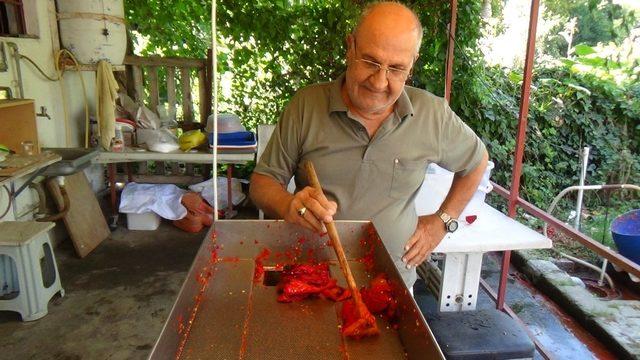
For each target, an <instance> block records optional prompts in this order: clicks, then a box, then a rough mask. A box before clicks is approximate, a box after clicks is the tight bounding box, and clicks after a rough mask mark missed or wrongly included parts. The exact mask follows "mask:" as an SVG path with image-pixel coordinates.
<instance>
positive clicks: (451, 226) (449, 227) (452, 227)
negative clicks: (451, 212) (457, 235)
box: [447, 219, 458, 232]
mask: <svg viewBox="0 0 640 360" xmlns="http://www.w3.org/2000/svg"><path fill="white" fill-rule="evenodd" d="M456 230H458V222H457V221H456V220H453V219H452V220H451V221H450V222H449V224H448V225H447V231H449V232H454V231H456Z"/></svg>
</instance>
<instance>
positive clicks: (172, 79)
mask: <svg viewBox="0 0 640 360" xmlns="http://www.w3.org/2000/svg"><path fill="white" fill-rule="evenodd" d="M167 102H169V114H171V113H173V114H175V111H176V68H175V67H173V66H169V67H167Z"/></svg>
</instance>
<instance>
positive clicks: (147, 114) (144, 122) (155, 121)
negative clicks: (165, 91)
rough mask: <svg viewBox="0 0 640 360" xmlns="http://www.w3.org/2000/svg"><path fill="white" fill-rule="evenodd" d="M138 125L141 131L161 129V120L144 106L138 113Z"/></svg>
mask: <svg viewBox="0 0 640 360" xmlns="http://www.w3.org/2000/svg"><path fill="white" fill-rule="evenodd" d="M136 124H138V128H141V129H160V118H159V117H158V115H156V113H154V112H153V111H151V110H149V108H147V107H146V106H144V105H142V106H140V107H139V108H138V112H137V113H136Z"/></svg>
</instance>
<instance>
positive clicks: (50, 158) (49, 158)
mask: <svg viewBox="0 0 640 360" xmlns="http://www.w3.org/2000/svg"><path fill="white" fill-rule="evenodd" d="M14 156H18V157H20V155H10V156H8V157H7V159H5V160H4V161H3V162H2V163H0V185H4V184H5V183H7V182H11V181H14V180H16V179H17V178H19V177H21V176H25V175H28V174H30V173H32V172H34V171H37V170H38V169H41V168H43V167H45V166H48V165H51V164H53V163H55V162H57V161H60V160H61V159H62V158H61V157H60V155H57V154H54V153H52V152H44V153H42V154H39V155H33V156H32V157H34V158H37V159H38V161H36V162H30V161H26V162H20V161H18V162H16V161H14V160H15V159H13V157H14ZM19 163H21V164H25V163H28V164H27V165H22V166H21V167H14V166H17V165H18V164H19ZM5 165H6V166H7V167H4V166H5Z"/></svg>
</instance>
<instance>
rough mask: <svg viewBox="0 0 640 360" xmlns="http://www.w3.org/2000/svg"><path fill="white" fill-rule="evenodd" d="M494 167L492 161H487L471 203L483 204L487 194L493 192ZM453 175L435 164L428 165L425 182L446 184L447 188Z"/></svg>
mask: <svg viewBox="0 0 640 360" xmlns="http://www.w3.org/2000/svg"><path fill="white" fill-rule="evenodd" d="M494 167H495V164H494V163H493V161H489V162H488V163H487V168H486V169H485V171H484V174H483V175H482V180H480V184H479V185H478V190H476V192H475V193H474V194H473V197H472V200H473V201H480V202H484V201H485V198H486V197H487V194H488V193H490V192H491V191H493V185H491V181H490V178H491V171H492V170H493V168H494ZM453 175H454V174H453V173H452V172H451V171H449V170H446V169H443V168H441V167H440V166H438V165H436V164H435V163H431V164H429V166H428V167H427V174H426V179H425V181H428V182H432V183H434V182H435V183H447V184H449V185H448V186H450V185H451V182H452V181H453Z"/></svg>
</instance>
